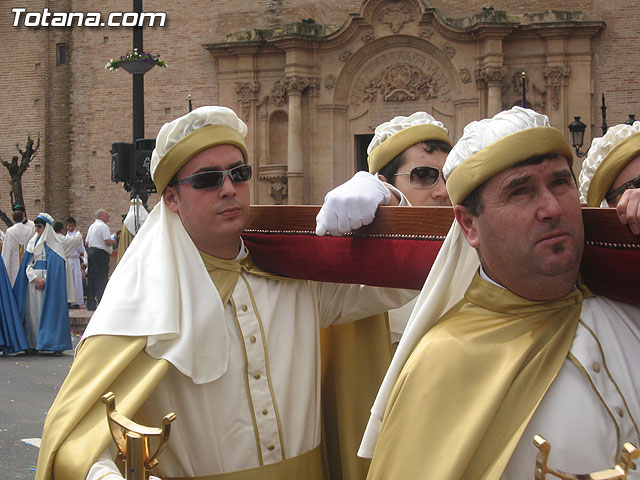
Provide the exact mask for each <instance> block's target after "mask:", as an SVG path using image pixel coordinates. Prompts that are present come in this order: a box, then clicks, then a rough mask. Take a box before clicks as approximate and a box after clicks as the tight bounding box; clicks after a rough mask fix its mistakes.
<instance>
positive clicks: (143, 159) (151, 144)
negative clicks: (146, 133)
mask: <svg viewBox="0 0 640 480" xmlns="http://www.w3.org/2000/svg"><path fill="white" fill-rule="evenodd" d="M135 146H136V177H137V178H143V179H148V181H149V182H150V181H151V172H150V168H151V154H152V153H153V149H154V148H156V140H155V138H139V139H138V140H136V144H135Z"/></svg>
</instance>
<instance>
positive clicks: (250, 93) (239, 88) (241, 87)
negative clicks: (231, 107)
mask: <svg viewBox="0 0 640 480" xmlns="http://www.w3.org/2000/svg"><path fill="white" fill-rule="evenodd" d="M258 90H260V83H258V82H236V93H237V94H238V102H239V103H240V107H241V108H242V116H243V118H244V119H245V120H248V119H249V113H250V112H251V102H252V101H255V100H256V93H257V92H258Z"/></svg>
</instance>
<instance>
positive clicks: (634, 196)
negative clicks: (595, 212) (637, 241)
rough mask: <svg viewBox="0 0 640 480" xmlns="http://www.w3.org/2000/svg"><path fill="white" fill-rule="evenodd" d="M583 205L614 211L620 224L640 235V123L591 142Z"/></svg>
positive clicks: (611, 130)
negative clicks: (609, 208)
mask: <svg viewBox="0 0 640 480" xmlns="http://www.w3.org/2000/svg"><path fill="white" fill-rule="evenodd" d="M579 181H580V201H581V202H582V203H583V204H586V205H588V206H589V207H614V208H616V210H617V211H618V217H619V218H620V221H621V222H622V223H623V224H625V225H628V226H629V228H630V229H631V231H632V232H633V233H634V234H635V235H639V234H640V122H634V123H633V125H627V124H620V125H615V126H613V127H611V128H609V130H607V133H606V134H605V135H604V136H602V137H598V138H594V139H593V141H592V142H591V148H589V153H588V155H587V158H586V159H585V160H584V162H583V164H582V170H581V171H580V177H579Z"/></svg>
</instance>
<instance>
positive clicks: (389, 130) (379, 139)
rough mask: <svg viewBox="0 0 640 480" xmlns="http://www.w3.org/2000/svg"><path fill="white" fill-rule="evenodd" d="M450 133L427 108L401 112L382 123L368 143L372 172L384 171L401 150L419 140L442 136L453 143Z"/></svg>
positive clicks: (370, 170) (441, 137) (444, 140)
mask: <svg viewBox="0 0 640 480" xmlns="http://www.w3.org/2000/svg"><path fill="white" fill-rule="evenodd" d="M398 134H400V135H398ZM448 135H449V130H447V128H446V127H445V126H444V123H442V122H440V121H438V120H436V119H435V118H434V117H432V116H431V115H429V114H428V113H426V112H415V113H412V114H411V115H409V116H408V117H403V116H398V117H394V118H392V119H391V120H390V121H388V122H384V123H381V124H380V125H378V126H377V127H376V129H375V132H374V134H373V138H372V139H371V143H369V146H368V147H367V155H368V156H369V157H368V159H367V161H368V162H369V172H370V173H376V172H378V171H380V170H381V169H382V168H383V167H384V166H385V165H387V164H388V163H389V162H390V161H391V160H393V159H394V158H395V157H396V156H398V155H399V154H400V153H402V152H404V151H405V150H406V149H407V148H409V147H410V146H412V145H415V144H416V143H419V142H424V141H427V140H439V141H442V142H445V143H448V144H449V145H452V143H451V140H450V139H449V136H448Z"/></svg>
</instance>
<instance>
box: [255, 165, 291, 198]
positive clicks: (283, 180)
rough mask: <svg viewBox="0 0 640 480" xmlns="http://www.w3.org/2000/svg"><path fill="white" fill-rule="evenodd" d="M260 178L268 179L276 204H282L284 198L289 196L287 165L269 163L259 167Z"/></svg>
mask: <svg viewBox="0 0 640 480" xmlns="http://www.w3.org/2000/svg"><path fill="white" fill-rule="evenodd" d="M258 178H259V179H260V180H266V181H268V182H269V183H270V184H271V186H270V195H271V196H272V197H273V199H274V201H275V202H274V205H282V200H283V199H284V197H286V196H287V166H286V165H268V166H262V167H258Z"/></svg>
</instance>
